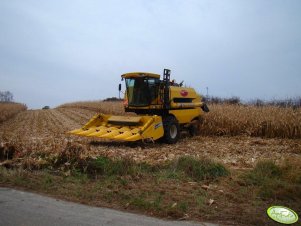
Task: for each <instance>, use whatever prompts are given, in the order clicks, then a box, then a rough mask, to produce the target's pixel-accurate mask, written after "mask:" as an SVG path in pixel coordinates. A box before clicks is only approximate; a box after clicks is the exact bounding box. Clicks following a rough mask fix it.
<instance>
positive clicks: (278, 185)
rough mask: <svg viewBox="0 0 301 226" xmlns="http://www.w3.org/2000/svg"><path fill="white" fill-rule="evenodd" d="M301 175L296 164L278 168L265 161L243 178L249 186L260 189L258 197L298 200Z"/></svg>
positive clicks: (300, 192)
mask: <svg viewBox="0 0 301 226" xmlns="http://www.w3.org/2000/svg"><path fill="white" fill-rule="evenodd" d="M300 175H301V169H300V168H299V167H296V166H295V165H294V164H290V163H289V162H287V163H286V164H284V165H282V166H278V165H276V164H275V163H274V162H272V161H270V160H265V161H260V162H258V163H257V164H256V166H255V167H254V169H253V170H251V171H249V172H247V173H245V174H243V175H242V176H241V178H242V180H243V181H244V183H245V184H246V185H247V186H256V187H258V196H259V197H260V198H262V199H273V200H298V199H299V198H300V197H298V196H300V194H301V183H300V181H299V179H300ZM298 194H299V195H298Z"/></svg>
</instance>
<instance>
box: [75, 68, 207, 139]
mask: <svg viewBox="0 0 301 226" xmlns="http://www.w3.org/2000/svg"><path fill="white" fill-rule="evenodd" d="M121 78H122V80H125V85H126V91H125V95H124V109H125V111H126V112H134V113H136V116H115V115H107V114H101V113H100V114H96V115H95V116H94V117H93V118H91V120H90V121H89V122H88V123H87V124H86V125H84V126H83V127H82V128H80V129H76V130H73V131H70V132H69V133H70V134H75V135H80V136H87V137H97V138H105V139H113V140H122V141H138V140H153V141H154V140H157V139H160V138H162V139H163V140H164V141H165V142H166V143H170V144H172V143H176V142H177V141H178V139H179V137H180V132H181V131H182V130H187V131H188V132H189V133H190V135H195V134H197V132H198V131H199V125H200V122H201V117H202V114H203V112H208V111H209V109H208V107H207V106H206V104H205V103H204V102H202V99H201V97H200V96H199V95H198V94H197V93H196V92H195V90H194V89H193V88H184V87H182V84H177V83H175V82H174V81H170V70H168V69H164V73H163V79H162V80H160V75H159V74H153V73H145V72H133V73H127V74H123V75H121ZM119 91H121V84H119Z"/></svg>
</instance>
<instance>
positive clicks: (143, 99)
mask: <svg viewBox="0 0 301 226" xmlns="http://www.w3.org/2000/svg"><path fill="white" fill-rule="evenodd" d="M121 77H122V78H124V79H125V85H126V90H127V91H126V94H127V99H128V106H129V107H143V106H149V105H150V104H152V102H154V100H156V99H157V98H158V91H159V85H160V75H158V74H152V73H144V72H135V73H127V74H124V75H122V76H121Z"/></svg>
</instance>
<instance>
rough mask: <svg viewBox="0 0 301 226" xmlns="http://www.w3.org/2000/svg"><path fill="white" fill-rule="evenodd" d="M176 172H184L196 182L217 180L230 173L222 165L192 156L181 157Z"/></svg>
mask: <svg viewBox="0 0 301 226" xmlns="http://www.w3.org/2000/svg"><path fill="white" fill-rule="evenodd" d="M175 171H177V172H179V171H180V172H181V171H182V172H184V173H185V174H186V175H187V176H189V177H190V178H192V179H194V180H196V181H200V180H208V179H210V180H211V179H216V178H218V177H221V176H227V175H228V174H229V171H228V170H227V169H226V168H225V167H224V166H223V165H222V164H220V163H215V162H213V161H212V160H209V159H196V158H193V157H190V156H184V157H180V158H179V159H178V161H177V163H176V165H175Z"/></svg>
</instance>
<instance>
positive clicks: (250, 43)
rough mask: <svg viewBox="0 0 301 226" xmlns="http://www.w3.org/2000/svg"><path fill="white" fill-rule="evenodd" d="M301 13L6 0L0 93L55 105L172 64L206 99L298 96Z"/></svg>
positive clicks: (113, 90)
mask: <svg viewBox="0 0 301 226" xmlns="http://www.w3.org/2000/svg"><path fill="white" fill-rule="evenodd" d="M300 12H301V1H300V0H282V1H278V0H273V1H272V0H258V1H256V0H236V1H235V0H227V1H224V0H219V1H214V0H208V1H206V0H195V1H189V0H181V1H180V0H178V1H177V0H174V1H172V0H153V1H149V0H144V1H143V0H140V1H138V0H137V1H131V0H127V1H122V0H120V1H114V0H113V1H100V0H99V1H96V0H95V1H92V0H82V1H79V0H77V1H76V0H70V1H64V0H51V1H36V0H32V1H31V0H19V1H18V0H1V1H0V29H1V33H0V90H1V91H4V90H9V91H11V92H13V94H14V97H15V100H16V101H18V102H23V103H26V104H27V105H28V106H29V108H40V107H43V106H44V105H50V106H52V107H54V106H57V105H59V104H62V103H66V102H71V101H78V100H98V99H103V98H106V97H111V96H118V90H117V87H118V83H119V82H120V75H121V74H123V73H126V72H132V71H148V72H153V73H159V74H162V71H163V69H164V68H169V69H171V70H172V77H173V78H175V79H176V80H177V81H181V80H184V81H185V83H186V85H189V86H192V87H194V88H195V89H196V90H197V91H198V92H201V93H204V94H205V93H206V87H209V94H210V95H215V96H221V97H230V96H233V95H234V96H239V97H241V98H242V99H244V100H250V99H254V98H257V97H258V98H262V99H271V98H286V97H296V96H301V85H300V84H301V13H300ZM123 87H124V86H123Z"/></svg>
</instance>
